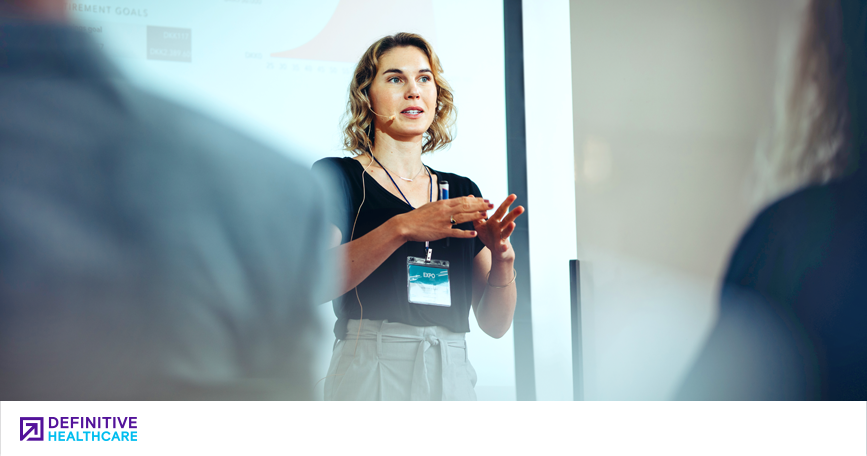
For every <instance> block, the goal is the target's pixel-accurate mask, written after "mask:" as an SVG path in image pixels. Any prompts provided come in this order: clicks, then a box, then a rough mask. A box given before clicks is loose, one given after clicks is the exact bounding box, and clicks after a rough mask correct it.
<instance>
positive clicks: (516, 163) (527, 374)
mask: <svg viewBox="0 0 867 456" xmlns="http://www.w3.org/2000/svg"><path fill="white" fill-rule="evenodd" d="M522 16H523V15H522V10H521V0H503V20H504V27H503V29H504V32H505V53H506V55H505V63H506V157H507V158H506V160H507V167H508V179H509V183H508V185H509V193H514V194H515V195H517V196H518V199H517V200H516V201H515V205H521V206H524V208H525V209H526V210H527V212H526V213H525V215H523V216H522V218H523V221H520V223H518V227H517V228H516V229H515V232H514V234H512V239H511V240H512V247H513V248H514V249H515V256H516V260H515V270H516V271H518V278H517V279H516V282H517V287H518V304H517V308H516V309H515V319H514V327H513V330H514V335H515V385H516V388H517V397H518V400H519V401H534V400H536V369H535V363H534V362H533V320H532V317H531V313H530V231H529V229H528V226H527V220H529V218H530V217H531V216H532V209H531V208H530V206H529V205H528V204H527V139H526V125H525V119H524V31H523V24H522V20H523V19H522Z"/></svg>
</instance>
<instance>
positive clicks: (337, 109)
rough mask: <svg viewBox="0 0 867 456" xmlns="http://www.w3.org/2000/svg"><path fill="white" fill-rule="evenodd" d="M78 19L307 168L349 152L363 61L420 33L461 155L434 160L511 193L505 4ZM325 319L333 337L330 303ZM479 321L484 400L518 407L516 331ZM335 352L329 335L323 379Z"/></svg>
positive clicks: (474, 345) (106, 45) (165, 81)
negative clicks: (443, 88) (448, 105)
mask: <svg viewBox="0 0 867 456" xmlns="http://www.w3.org/2000/svg"><path fill="white" fill-rule="evenodd" d="M68 9H69V12H70V15H71V16H72V18H73V20H74V21H75V23H76V24H77V26H78V27H80V28H81V29H82V30H84V31H86V32H87V33H88V34H89V35H90V36H91V37H92V38H93V40H94V41H96V42H97V43H98V45H99V46H100V47H102V48H103V49H104V50H105V51H106V53H107V54H108V55H109V56H110V58H111V59H112V60H113V61H114V62H115V64H116V65H117V66H118V67H119V68H120V69H121V71H122V72H123V73H124V74H125V76H126V77H127V78H128V79H129V80H131V81H132V82H134V83H135V84H137V85H139V86H141V87H143V88H145V89H147V90H150V91H152V92H155V93H158V94H160V95H162V96H164V97H166V98H169V99H171V100H173V101H175V102H178V103H180V104H183V105H186V106H189V107H192V108H193V109H195V110H198V111H201V112H203V113H206V114H207V115H210V116H213V117H215V118H218V119H220V120H223V121H224V122H226V123H227V124H228V125H231V126H232V127H234V128H236V129H239V130H242V131H245V132H247V133H248V134H250V135H251V136H254V137H256V138H258V139H259V140H260V141H262V142H264V143H266V144H269V145H271V146H273V147H275V148H276V149H278V150H281V151H283V152H285V153H286V154H287V155H289V156H291V157H293V158H295V159H296V160H298V161H300V162H302V163H303V164H305V165H307V166H309V165H311V164H312V163H313V162H314V161H316V160H318V159H319V158H322V157H327V156H345V155H346V154H347V153H346V152H344V151H343V150H342V149H341V147H342V136H341V131H342V128H341V120H342V117H343V115H344V113H345V111H346V103H347V91H348V87H349V81H350V79H351V76H352V71H353V70H354V68H355V65H356V63H357V61H358V59H359V57H360V56H361V54H362V53H363V52H364V51H365V50H366V49H367V47H368V46H369V45H370V44H371V43H373V42H374V41H375V40H377V39H379V38H381V37H382V36H384V35H388V34H393V33H397V32H402V31H405V32H414V33H419V34H421V35H422V36H424V37H425V38H426V39H428V40H429V41H430V42H431V43H432V44H433V46H434V49H435V50H436V52H437V54H438V55H439V57H440V60H441V62H442V65H443V67H444V70H445V73H444V77H445V78H446V79H448V81H449V83H450V84H451V85H452V87H453V88H454V94H455V105H456V106H457V112H458V115H457V123H456V132H457V135H456V139H455V141H454V142H453V143H452V145H451V147H450V148H449V149H446V150H443V151H439V152H435V153H433V154H427V155H425V156H424V157H423V160H424V162H425V163H426V164H428V165H430V166H431V167H433V168H435V169H439V170H443V171H448V172H454V173H457V174H461V175H464V176H467V177H469V178H471V179H473V180H474V181H475V182H476V184H478V186H479V188H480V189H481V190H482V192H483V193H484V196H485V197H486V198H489V199H491V200H492V201H494V202H495V203H497V202H500V201H502V200H503V199H505V197H506V195H507V193H506V192H507V187H506V132H505V100H504V74H503V5H502V1H499V0H474V1H472V2H469V1H466V0H414V1H411V2H393V1H383V0H339V1H338V0H318V1H316V2H310V1H294V0H184V1H175V0H171V1H170V0H151V1H121V0H116V1H93V2H90V1H87V2H77V1H71V2H69V3H68ZM238 153H239V154H243V153H244V151H242V150H239V151H238ZM287 210H291V208H287ZM320 309H321V314H322V320H323V323H322V327H323V332H324V333H328V334H330V332H331V327H332V325H333V322H334V321H335V318H334V315H333V312H332V310H331V306H330V305H327V304H326V305H323V306H321V307H320ZM470 324H471V331H470V334H468V335H467V340H468V346H469V356H470V360H471V362H472V363H473V365H474V366H475V368H476V371H477V373H478V384H477V385H476V391H477V393H478V396H479V399H481V400H486V399H493V400H510V399H514V398H515V372H514V348H513V338H512V336H511V331H510V332H509V334H507V336H505V337H503V338H502V339H499V340H494V339H491V338H490V337H488V336H487V335H485V334H484V333H483V332H482V331H481V330H480V329H479V328H478V326H477V325H476V322H475V318H474V317H473V316H472V315H471V316H470ZM331 342H332V341H331V340H330V339H329V337H324V338H323V343H322V347H323V348H322V350H321V352H322V354H321V356H320V357H319V358H320V359H321V361H322V364H321V365H320V366H319V367H317V372H315V373H314V375H316V376H317V378H321V377H324V376H325V372H326V369H327V365H328V361H329V359H330V350H331ZM321 389H322V382H321V383H319V390H320V394H321Z"/></svg>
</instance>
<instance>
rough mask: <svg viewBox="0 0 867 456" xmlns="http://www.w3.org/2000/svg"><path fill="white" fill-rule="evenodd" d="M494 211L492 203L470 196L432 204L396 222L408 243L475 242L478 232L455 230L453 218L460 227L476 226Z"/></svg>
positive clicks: (400, 216)
mask: <svg viewBox="0 0 867 456" xmlns="http://www.w3.org/2000/svg"><path fill="white" fill-rule="evenodd" d="M493 208H494V205H493V204H491V203H490V202H488V200H485V199H482V198H476V197H474V196H472V195H470V196H463V197H460V198H454V199H447V200H440V201H435V202H433V203H428V204H425V205H424V206H421V207H419V208H418V209H414V210H412V211H410V212H407V213H405V214H401V215H398V216H395V217H394V219H395V221H396V222H398V229H399V230H400V231H399V232H400V233H401V236H402V237H403V239H404V241H405V242H406V241H414V242H425V241H436V240H439V239H443V238H446V237H456V238H472V237H475V236H476V232H475V231H472V230H470V231H468V230H459V229H455V228H452V217H454V220H455V222H456V223H465V222H472V221H476V220H481V219H483V218H485V217H487V211H488V209H493Z"/></svg>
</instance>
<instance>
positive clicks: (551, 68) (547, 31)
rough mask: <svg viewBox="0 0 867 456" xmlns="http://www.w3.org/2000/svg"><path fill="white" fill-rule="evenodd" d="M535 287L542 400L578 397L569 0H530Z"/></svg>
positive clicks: (527, 85) (528, 94) (527, 51)
mask: <svg viewBox="0 0 867 456" xmlns="http://www.w3.org/2000/svg"><path fill="white" fill-rule="evenodd" d="M523 7H524V11H523V13H524V14H523V16H524V17H523V19H524V21H523V27H524V95H525V99H526V108H525V109H526V119H527V187H528V195H527V204H528V206H529V211H528V215H529V216H530V217H529V218H528V220H526V221H525V223H529V229H530V271H531V276H530V287H531V297H530V299H531V300H532V306H533V307H532V318H533V355H534V361H535V367H536V398H537V399H538V400H572V351H571V344H572V339H571V334H572V333H571V320H570V318H571V313H570V296H569V260H573V259H576V258H577V250H576V244H575V191H574V186H575V173H574V164H573V146H572V68H571V67H570V60H571V59H570V53H569V49H570V43H569V1H568V0H549V1H545V2H538V1H525V2H524V4H523Z"/></svg>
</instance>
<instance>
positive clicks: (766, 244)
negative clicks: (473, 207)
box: [677, 0, 867, 401]
mask: <svg viewBox="0 0 867 456" xmlns="http://www.w3.org/2000/svg"><path fill="white" fill-rule="evenodd" d="M805 13H806V15H805V18H804V24H803V30H802V36H801V43H800V47H799V50H798V55H797V64H796V66H795V69H796V72H795V74H794V79H793V81H794V85H793V91H792V93H791V95H790V98H789V100H788V106H787V113H786V114H787V115H788V117H789V119H788V122H787V127H786V130H785V131H784V134H783V135H781V136H782V141H781V143H782V144H783V145H784V146H785V147H784V149H783V153H782V154H781V155H779V157H778V158H779V159H780V162H781V163H782V164H783V165H785V166H784V167H782V172H783V174H784V175H789V176H794V177H795V178H797V179H799V180H800V181H801V182H805V183H807V184H808V185H806V186H804V188H802V189H801V190H799V191H796V192H794V193H792V194H790V195H788V196H786V197H784V198H782V199H781V200H779V201H777V202H775V203H774V204H771V205H770V206H769V207H767V208H766V209H764V210H763V211H762V212H761V213H760V214H759V215H758V216H757V217H756V219H755V220H754V221H753V223H752V225H751V226H750V227H749V228H748V229H747V230H746V232H745V233H744V234H743V237H742V238H741V240H740V243H739V244H738V246H737V248H736V250H735V252H734V254H733V255H732V258H731V262H730V265H729V269H728V272H727V273H726V276H725V279H724V280H723V285H722V293H721V302H720V315H719V320H718V322H717V324H716V326H715V327H714V328H713V331H712V332H711V334H710V336H709V339H708V340H707V342H706V345H705V346H704V348H703V349H702V351H701V352H700V354H699V357H698V359H697V361H696V363H695V365H694V366H693V367H692V369H691V371H690V372H689V373H688V375H687V377H686V380H685V382H684V383H683V385H682V387H681V389H680V391H679V392H678V394H677V398H678V399H687V400H689V399H699V400H708V399H733V400H751V399H755V400H778V399H779V400H802V399H821V400H858V401H863V400H865V399H867V166H865V163H864V160H865V156H864V150H865V147H867V141H865V140H867V137H865V127H867V22H865V21H867V1H863V0H858V1H856V0H812V1H810V2H809V4H808V6H807V9H806V11H805Z"/></svg>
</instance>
